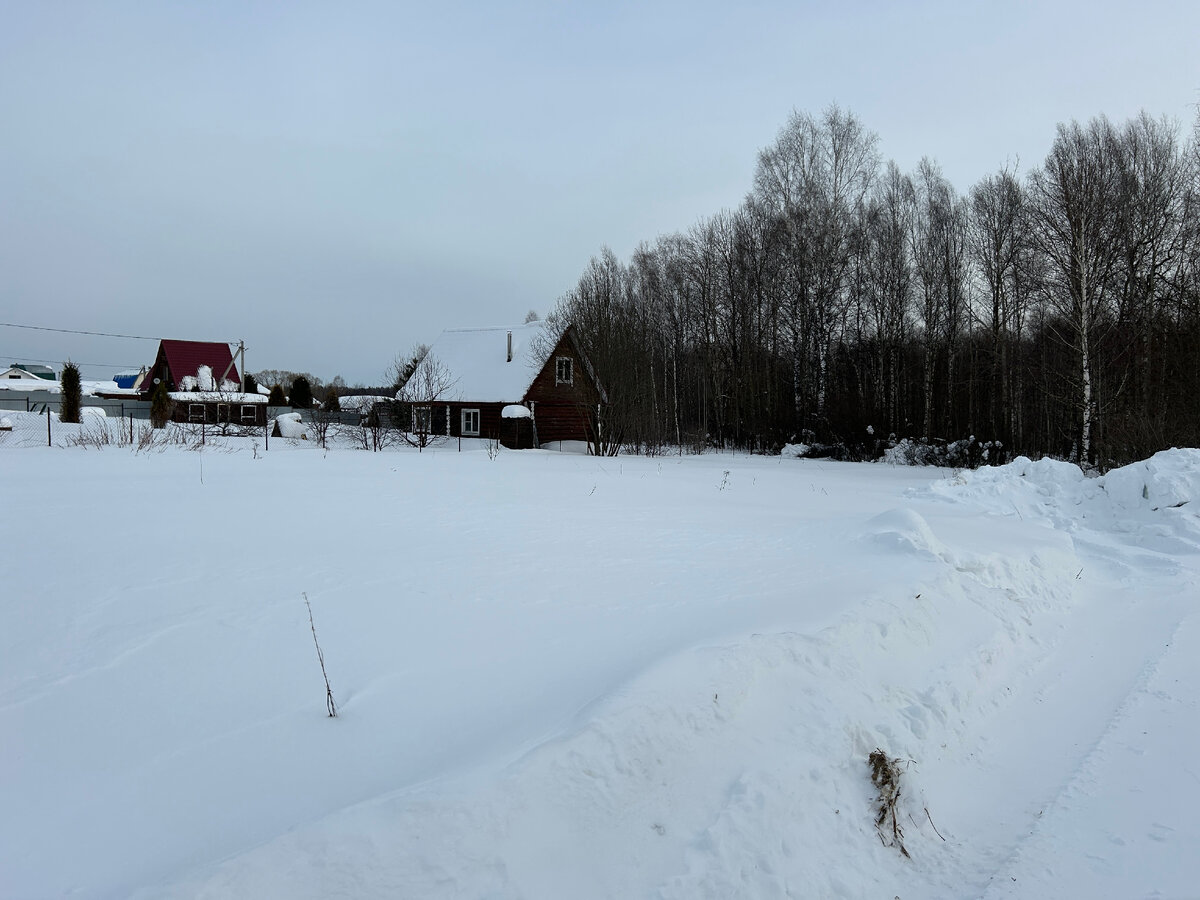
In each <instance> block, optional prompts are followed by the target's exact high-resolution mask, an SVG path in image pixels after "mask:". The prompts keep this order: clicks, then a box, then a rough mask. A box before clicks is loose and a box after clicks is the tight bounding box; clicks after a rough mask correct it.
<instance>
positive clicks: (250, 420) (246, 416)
mask: <svg viewBox="0 0 1200 900" xmlns="http://www.w3.org/2000/svg"><path fill="white" fill-rule="evenodd" d="M257 421H258V415H257V410H256V409H255V406H254V404H253V403H243V404H242V424H243V425H253V424H254V423H255V422H257Z"/></svg>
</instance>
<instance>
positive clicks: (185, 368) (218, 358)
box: [143, 339, 241, 388]
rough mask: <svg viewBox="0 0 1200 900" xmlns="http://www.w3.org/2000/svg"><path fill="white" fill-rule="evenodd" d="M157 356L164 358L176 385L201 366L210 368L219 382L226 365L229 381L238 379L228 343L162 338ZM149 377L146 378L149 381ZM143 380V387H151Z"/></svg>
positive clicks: (193, 373) (239, 378) (226, 376)
mask: <svg viewBox="0 0 1200 900" xmlns="http://www.w3.org/2000/svg"><path fill="white" fill-rule="evenodd" d="M158 355H159V358H160V359H161V358H164V357H165V359H166V362H167V368H168V369H169V370H170V372H171V380H172V381H173V382H174V383H175V384H176V385H178V384H179V381H180V379H182V378H184V377H186V376H188V375H195V374H196V372H197V371H199V369H200V367H201V366H209V367H210V368H211V369H212V374H213V378H214V379H215V380H216V381H217V382H218V383H219V382H220V380H221V376H222V374H224V372H225V369H226V367H228V368H229V374H228V375H225V378H226V379H228V380H229V381H240V380H241V377H240V376H239V375H238V370H237V366H235V365H233V354H232V353H231V352H230V350H229V345H228V344H222V343H216V342H212V341H173V340H166V339H164V340H163V341H162V342H161V343H160V344H159V348H158ZM149 381H150V379H146V382H149ZM146 382H143V386H144V387H147V388H149V387H153V385H152V384H147V383H146Z"/></svg>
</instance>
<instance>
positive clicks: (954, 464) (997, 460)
mask: <svg viewBox="0 0 1200 900" xmlns="http://www.w3.org/2000/svg"><path fill="white" fill-rule="evenodd" d="M1006 458H1007V454H1006V453H1005V451H1004V445H1003V444H1002V443H1000V441H977V440H975V437H974V435H972V436H971V437H969V438H965V439H963V440H959V441H950V442H949V443H946V442H945V441H930V442H928V443H926V442H925V441H920V440H914V439H912V438H904V439H903V440H901V441H899V442H898V443H896V444H895V445H893V446H891V447H888V448H887V449H886V450H884V451H883V462H886V463H889V464H891V465H893V466H942V467H944V468H947V469H977V468H979V467H980V466H985V465H991V466H996V465H1001V464H1002V463H1004V462H1005V460H1006Z"/></svg>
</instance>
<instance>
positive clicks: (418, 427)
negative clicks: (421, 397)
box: [412, 406, 433, 434]
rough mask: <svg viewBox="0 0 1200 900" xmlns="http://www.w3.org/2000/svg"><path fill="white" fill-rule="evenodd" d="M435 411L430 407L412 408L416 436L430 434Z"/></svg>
mask: <svg viewBox="0 0 1200 900" xmlns="http://www.w3.org/2000/svg"><path fill="white" fill-rule="evenodd" d="M432 412H433V410H432V409H431V408H430V407H428V406H414V407H413V408H412V430H413V431H414V432H415V433H416V434H429V423H430V421H431V419H432V418H433V416H432Z"/></svg>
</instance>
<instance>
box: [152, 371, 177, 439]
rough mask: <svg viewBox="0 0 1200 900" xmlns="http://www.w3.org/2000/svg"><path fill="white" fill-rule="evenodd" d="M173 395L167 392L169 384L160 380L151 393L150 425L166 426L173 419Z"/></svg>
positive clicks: (156, 426)
mask: <svg viewBox="0 0 1200 900" xmlns="http://www.w3.org/2000/svg"><path fill="white" fill-rule="evenodd" d="M174 405H175V404H174V402H173V401H172V400H171V395H170V394H168V393H167V384H166V382H165V381H160V382H159V383H158V384H156V385H155V386H154V390H153V391H151V393H150V425H151V426H152V427H154V428H164V427H166V424H167V423H168V422H169V421H171V410H172V408H173V407H174Z"/></svg>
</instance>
